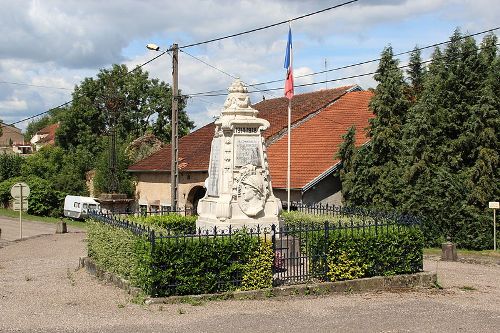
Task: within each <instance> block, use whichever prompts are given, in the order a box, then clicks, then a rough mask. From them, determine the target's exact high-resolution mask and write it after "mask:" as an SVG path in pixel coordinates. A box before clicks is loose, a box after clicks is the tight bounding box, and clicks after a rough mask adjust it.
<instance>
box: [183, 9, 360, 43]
mask: <svg viewBox="0 0 500 333" xmlns="http://www.w3.org/2000/svg"><path fill="white" fill-rule="evenodd" d="M357 1H358V0H351V1H346V2H343V3H341V4H338V5H335V6H331V7H327V8H323V9H320V10H317V11H315V12H311V13H308V14H304V15H300V16H297V17H294V18H291V19H289V20H284V21H280V22H276V23H273V24H269V25H265V26H263V27H259V28H254V29H250V30H246V31H242V32H238V33H235V34H231V35H226V36H223V37H217V38H213V39H209V40H205V41H203V42H197V43H193V44H187V45H183V46H180V47H179V49H185V48H189V47H193V46H198V45H203V44H208V43H213V42H218V41H220V40H224V39H228V38H233V37H237V36H242V35H246V34H249V33H252V32H257V31H261V30H265V29H269V28H272V27H276V26H279V25H282V24H288V23H289V22H293V21H297V20H300V19H303V18H306V17H309V16H313V15H316V14H320V13H324V12H326V11H330V10H333V9H337V8H340V7H343V6H346V5H350V4H351V3H354V2H357Z"/></svg>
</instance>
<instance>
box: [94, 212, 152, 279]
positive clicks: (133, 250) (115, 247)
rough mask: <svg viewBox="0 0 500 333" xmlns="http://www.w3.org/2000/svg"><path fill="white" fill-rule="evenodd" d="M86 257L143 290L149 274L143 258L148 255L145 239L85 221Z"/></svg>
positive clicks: (129, 232) (105, 225) (127, 231)
mask: <svg viewBox="0 0 500 333" xmlns="http://www.w3.org/2000/svg"><path fill="white" fill-rule="evenodd" d="M87 224H88V226H87V239H88V244H87V249H88V256H89V257H91V258H92V259H94V261H95V263H96V264H97V265H98V266H100V267H101V268H103V269H105V270H106V271H109V272H112V273H115V274H117V275H119V276H121V277H123V278H125V279H127V280H129V281H130V282H131V283H132V284H133V285H137V286H145V283H144V281H143V280H145V279H147V275H148V274H149V272H148V270H147V269H146V268H145V267H144V258H145V257H146V256H147V254H148V253H149V249H150V248H149V242H148V241H147V239H146V238H145V237H140V236H137V235H134V234H133V233H132V232H131V231H129V230H126V229H122V228H116V227H113V226H110V225H107V224H104V223H101V222H98V221H93V220H87Z"/></svg>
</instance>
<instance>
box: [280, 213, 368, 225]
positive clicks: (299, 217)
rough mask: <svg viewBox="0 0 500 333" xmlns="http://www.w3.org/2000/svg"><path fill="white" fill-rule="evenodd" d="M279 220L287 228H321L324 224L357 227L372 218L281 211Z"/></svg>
mask: <svg viewBox="0 0 500 333" xmlns="http://www.w3.org/2000/svg"><path fill="white" fill-rule="evenodd" d="M281 218H282V219H283V221H284V222H285V225H286V226H287V227H288V228H299V227H300V226H313V227H323V225H324V223H325V222H328V223H330V224H336V225H351V224H352V225H359V224H363V223H365V224H367V223H369V222H372V221H373V218H371V217H368V216H354V215H350V216H347V215H335V216H334V215H327V214H318V215H316V214H308V213H304V212H299V211H290V212H287V211H283V212H281Z"/></svg>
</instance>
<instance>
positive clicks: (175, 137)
mask: <svg viewBox="0 0 500 333" xmlns="http://www.w3.org/2000/svg"><path fill="white" fill-rule="evenodd" d="M146 47H147V48H148V49H149V50H153V51H160V47H159V46H158V45H156V44H148V45H146ZM168 51H172V116H171V118H170V123H171V128H172V135H171V140H170V141H171V144H170V145H171V147H172V162H171V164H170V190H171V195H170V198H171V199H170V200H171V202H170V206H171V209H172V211H174V212H175V211H177V201H178V197H177V193H178V191H177V187H178V184H179V167H178V161H179V130H178V128H179V119H178V113H179V110H178V109H179V104H178V102H179V89H178V83H179V46H178V45H177V44H173V45H172V46H171V47H170V49H169V50H168Z"/></svg>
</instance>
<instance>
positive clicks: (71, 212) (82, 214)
mask: <svg viewBox="0 0 500 333" xmlns="http://www.w3.org/2000/svg"><path fill="white" fill-rule="evenodd" d="M100 208H101V206H100V205H99V203H98V202H97V201H96V200H95V198H91V197H81V196H76V195H67V196H66V198H65V199H64V216H67V217H72V218H74V219H84V218H86V217H87V214H88V212H89V211H90V210H100Z"/></svg>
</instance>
